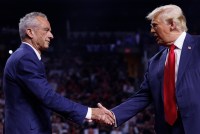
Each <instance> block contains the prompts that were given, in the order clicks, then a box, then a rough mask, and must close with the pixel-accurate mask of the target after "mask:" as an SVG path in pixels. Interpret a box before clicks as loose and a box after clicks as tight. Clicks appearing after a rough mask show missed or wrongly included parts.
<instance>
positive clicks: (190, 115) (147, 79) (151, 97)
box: [112, 34, 200, 134]
mask: <svg viewBox="0 0 200 134" xmlns="http://www.w3.org/2000/svg"><path fill="white" fill-rule="evenodd" d="M166 55H167V49H166V48H165V49H163V50H161V51H160V52H158V53H157V54H156V55H155V56H154V57H152V58H151V59H150V60H149V63H148V68H147V71H146V73H145V76H144V81H143V82H142V84H141V87H140V90H139V91H138V92H137V93H136V94H135V95H133V96H132V97H130V98H129V99H128V100H127V101H125V102H124V103H122V104H120V105H119V106H117V107H115V108H113V109H112V111H113V112H114V114H115V116H116V120H117V124H118V125H121V124H122V123H124V122H125V121H127V120H128V119H130V118H131V117H133V116H134V115H136V114H137V113H138V112H140V111H141V110H143V109H144V108H145V107H146V106H147V105H148V104H150V103H151V102H152V103H153V104H154V107H155V131H156V132H157V134H165V133H166V132H167V131H168V130H167V129H168V127H167V125H166V123H165V120H164V110H163V109H164V108H163V76H164V65H165V59H166ZM176 99H177V105H178V109H179V112H180V117H179V118H181V120H182V122H183V128H184V131H185V133H186V134H200V37H198V36H192V35H189V34H186V38H185V40H184V43H183V48H182V52H181V57H180V63H179V69H178V75H177V82H176ZM178 129H181V128H178Z"/></svg>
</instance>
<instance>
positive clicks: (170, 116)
mask: <svg viewBox="0 0 200 134" xmlns="http://www.w3.org/2000/svg"><path fill="white" fill-rule="evenodd" d="M174 48H175V46H174V45H171V46H170V49H169V53H168V59H167V63H166V65H165V70H164V112H165V120H166V122H167V123H169V124H170V125H173V124H174V122H175V121H176V119H177V106H176V97H175V53H174Z"/></svg>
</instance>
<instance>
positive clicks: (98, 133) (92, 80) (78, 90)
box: [0, 27, 160, 134]
mask: <svg viewBox="0 0 200 134" xmlns="http://www.w3.org/2000/svg"><path fill="white" fill-rule="evenodd" d="M0 38H1V39H2V40H1V41H0V58H1V62H0V70H1V71H0V134H1V133H3V123H4V105H5V102H4V94H3V91H2V84H3V83H2V75H3V68H4V65H5V61H6V59H7V58H8V57H9V54H12V51H9V50H13V51H14V50H15V49H16V48H17V47H18V46H19V44H20V41H19V39H18V38H19V36H18V32H17V30H15V29H13V28H9V27H4V28H1V29H0ZM159 49H160V48H159V47H158V46H156V45H155V43H154V41H153V39H152V36H151V35H150V34H149V33H148V32H144V31H141V30H138V31H135V32H71V33H68V34H67V36H64V37H63V36H60V37H55V41H53V42H52V44H51V47H50V49H49V50H48V51H47V52H45V53H44V55H42V60H43V62H44V64H45V66H46V74H47V78H48V81H49V82H50V84H51V85H52V88H53V89H54V90H55V91H56V92H58V93H59V94H61V95H62V96H65V97H67V98H70V99H72V100H74V101H76V102H80V103H82V104H85V105H88V106H91V107H96V106H97V103H98V102H101V103H102V104H103V105H104V106H105V107H107V108H108V109H111V108H113V107H114V106H116V105H118V104H120V103H121V102H123V101H124V100H126V99H127V98H128V97H130V96H131V95H133V94H134V93H135V92H136V91H137V90H138V89H139V86H140V83H141V81H142V79H143V74H144V71H145V69H146V65H147V60H148V59H149V58H150V57H151V56H152V55H153V54H155V53H156V52H157V51H158V50H159ZM9 52H10V53H9ZM51 119H52V128H53V130H52V131H53V134H154V126H153V124H154V111H153V106H152V105H150V106H149V107H147V108H146V109H145V110H144V111H142V112H141V113H138V114H137V115H136V116H134V117H133V118H131V119H130V120H129V121H127V122H126V123H124V124H123V125H122V126H120V127H118V128H113V127H108V126H104V125H102V124H97V123H95V122H88V121H85V122H84V124H83V125H82V126H78V125H76V124H74V123H73V122H71V121H69V120H67V119H64V118H63V117H61V116H59V115H58V114H56V113H52V118H51Z"/></svg>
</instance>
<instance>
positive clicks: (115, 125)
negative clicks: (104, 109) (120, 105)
mask: <svg viewBox="0 0 200 134" xmlns="http://www.w3.org/2000/svg"><path fill="white" fill-rule="evenodd" d="M110 111H111V110H110ZM111 113H112V114H113V116H114V119H115V124H114V127H117V120H116V117H115V114H114V113H113V111H111Z"/></svg>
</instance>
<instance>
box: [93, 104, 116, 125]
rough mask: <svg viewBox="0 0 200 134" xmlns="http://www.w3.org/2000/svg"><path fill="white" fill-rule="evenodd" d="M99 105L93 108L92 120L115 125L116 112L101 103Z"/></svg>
mask: <svg viewBox="0 0 200 134" xmlns="http://www.w3.org/2000/svg"><path fill="white" fill-rule="evenodd" d="M97 106H98V108H92V116H91V120H93V121H96V122H98V123H101V124H105V125H110V126H113V125H115V116H114V114H113V113H112V112H111V111H110V110H108V109H106V108H105V107H104V106H102V105H101V104H100V103H98V104H97Z"/></svg>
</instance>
